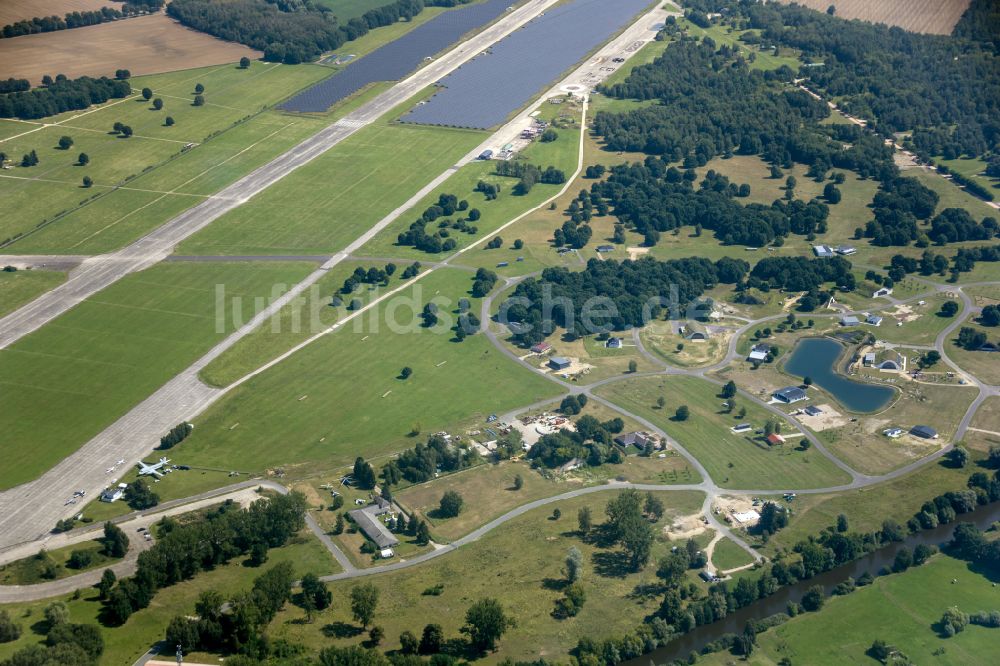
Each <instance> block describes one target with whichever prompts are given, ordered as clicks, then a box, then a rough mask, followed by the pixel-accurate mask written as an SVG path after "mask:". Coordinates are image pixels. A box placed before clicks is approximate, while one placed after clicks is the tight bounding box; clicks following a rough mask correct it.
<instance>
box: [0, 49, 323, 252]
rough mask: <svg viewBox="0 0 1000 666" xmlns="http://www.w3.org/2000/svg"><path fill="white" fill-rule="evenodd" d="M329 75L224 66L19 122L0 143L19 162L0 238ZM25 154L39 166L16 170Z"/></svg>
mask: <svg viewBox="0 0 1000 666" xmlns="http://www.w3.org/2000/svg"><path fill="white" fill-rule="evenodd" d="M328 75H329V70H328V69H327V68H324V67H318V66H312V65H298V66H294V67H293V66H285V65H276V64H273V63H254V64H252V65H251V67H250V68H249V69H247V70H241V69H238V68H237V67H235V66H234V65H223V66H220V67H208V68H201V69H195V70H184V71H179V72H171V73H168V74H157V75H151V76H144V77H136V78H135V79H133V80H132V81H131V84H132V86H133V91H134V94H133V96H131V97H128V98H125V99H123V100H113V101H111V102H108V103H106V104H104V105H101V106H96V107H92V108H91V109H88V110H86V111H81V112H67V113H64V114H60V115H58V116H54V117H51V118H46V119H44V122H45V123H46V124H45V125H44V126H43V125H42V124H40V123H33V124H24V123H20V124H21V125H22V127H23V129H22V134H21V135H20V136H17V135H14V136H9V135H8V137H7V138H5V139H0V150H2V151H3V152H5V153H7V154H8V156H10V157H11V158H12V159H14V160H15V161H16V162H17V163H18V166H15V167H14V168H13V169H10V170H7V171H5V172H4V174H3V177H2V178H0V196H2V197H3V198H4V201H5V202H6V204H7V211H8V215H7V216H5V219H4V221H3V222H0V239H6V238H11V237H16V236H18V235H19V234H24V233H26V232H28V231H31V230H32V229H34V228H35V227H36V226H37V225H39V224H41V223H43V222H46V221H49V220H52V219H53V218H54V217H56V216H57V215H59V214H61V213H64V212H67V211H71V210H73V209H75V208H77V207H78V206H80V205H81V202H84V201H86V200H88V199H89V198H90V197H93V196H95V195H98V194H101V193H102V192H104V191H106V188H108V187H113V186H115V185H119V184H121V183H123V182H124V181H126V180H129V179H131V178H132V177H134V176H138V175H140V174H141V173H142V172H143V171H145V170H148V169H150V168H153V167H155V166H157V165H159V164H163V163H164V162H165V161H167V160H168V159H169V158H171V157H173V156H176V155H178V154H179V153H181V152H182V151H183V150H185V149H186V147H187V146H189V145H190V144H194V151H197V150H198V146H197V144H200V143H202V142H204V141H205V140H206V139H208V138H209V137H210V136H211V135H212V134H215V133H218V132H222V131H224V130H226V129H228V128H230V127H231V126H232V125H233V124H234V123H237V122H239V121H241V120H244V119H246V118H248V117H250V116H252V115H254V114H256V113H258V112H260V111H261V110H262V109H263V108H265V107H266V106H269V105H272V104H274V103H276V102H278V101H280V100H282V99H284V98H285V97H287V96H289V95H290V94H292V93H293V92H295V91H297V90H299V89H300V88H303V87H305V86H307V85H309V84H311V83H314V82H316V81H318V80H320V79H322V78H323V77H325V76H328ZM198 83H201V84H202V85H203V86H204V87H205V92H204V98H205V104H204V106H200V107H195V106H193V105H192V99H193V97H194V92H193V88H194V86H195V85H196V84H198ZM144 87H149V88H151V89H152V90H153V95H154V97H159V98H161V99H162V100H163V102H164V106H163V109H162V110H161V111H155V110H153V108H152V106H151V104H150V103H149V102H147V101H145V100H144V99H143V98H142V97H141V96H139V91H140V90H141V89H142V88H144ZM167 116H170V117H172V118H173V119H174V121H175V124H174V125H173V126H172V127H167V126H166V124H165V120H164V119H165V118H166V117H167ZM115 122H121V123H123V124H125V125H128V126H130V127H132V129H133V132H134V134H133V136H132V137H131V138H128V139H124V138H120V137H118V136H116V135H114V134H113V133H112V125H113V124H114V123H115ZM24 132H28V133H24ZM63 135H66V136H69V137H71V138H72V139H73V141H74V144H73V146H72V147H71V148H70V149H69V150H60V149H59V148H58V146H57V145H56V144H57V143H58V140H59V137H61V136H63ZM245 146H246V144H244V147H245ZM31 150H35V151H36V152H37V153H38V157H39V164H38V165H37V166H34V167H27V168H25V167H21V166H19V163H20V157H21V155H22V154H24V153H27V152H29V151H31ZM81 152H85V153H87V155H88V156H89V157H90V163H89V164H87V165H86V166H77V164H76V162H77V156H78V155H79V154H80V153H81ZM191 175H193V174H191ZM84 176H89V177H90V178H91V179H92V180H93V182H94V186H93V187H92V188H91V189H89V190H85V189H83V188H82V187H81V182H82V179H83V177H84ZM189 177H190V176H189ZM19 251H20V250H19ZM74 251H75V250H74Z"/></svg>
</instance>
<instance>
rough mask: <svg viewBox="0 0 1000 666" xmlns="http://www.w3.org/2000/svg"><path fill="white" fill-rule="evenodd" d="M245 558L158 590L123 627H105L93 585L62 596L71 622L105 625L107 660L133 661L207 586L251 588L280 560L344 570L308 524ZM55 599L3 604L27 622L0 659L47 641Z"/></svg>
mask: <svg viewBox="0 0 1000 666" xmlns="http://www.w3.org/2000/svg"><path fill="white" fill-rule="evenodd" d="M244 559H245V558H237V559H235V560H233V561H232V562H230V563H229V564H226V565H224V566H220V567H218V568H216V569H214V570H213V571H208V572H202V573H199V574H198V575H197V576H196V577H195V578H193V579H191V580H188V581H184V582H182V583H178V584H177V585H174V586H172V587H168V588H164V589H162V590H160V591H158V592H157V593H156V597H155V599H154V600H153V603H152V604H150V606H149V607H148V608H144V609H142V610H140V611H136V612H135V613H134V614H133V615H132V616H131V617H130V618H129V619H128V622H126V623H125V624H124V625H122V626H120V627H105V626H103V625H101V624H100V623H99V622H98V618H99V616H100V611H101V608H102V607H103V604H102V603H101V602H100V601H99V600H98V598H97V593H96V592H95V591H93V590H84V591H83V593H82V594H81V595H80V596H79V597H78V598H74V596H73V595H67V596H65V597H62V598H61V600H62V601H64V602H65V603H66V605H67V606H68V607H69V612H70V621H71V622H77V623H83V624H93V625H97V626H98V627H100V630H101V635H102V636H103V637H104V654H103V655H102V657H101V663H102V664H131V663H133V662H134V661H135V660H136V659H138V658H139V657H140V656H141V655H142V654H143V653H145V652H146V651H147V650H148V649H149V648H150V646H152V645H153V644H154V643H156V642H157V641H160V640H162V639H163V636H164V632H165V631H166V627H167V625H168V624H169V623H170V620H171V619H172V618H173V617H174V616H175V615H192V614H193V613H194V606H195V603H196V602H197V601H198V595H199V594H201V592H203V591H205V590H218V591H219V592H220V593H222V594H223V595H224V596H225V597H226V598H231V597H232V596H233V595H234V594H236V593H237V592H243V591H248V590H249V589H250V587H251V586H252V585H253V579H254V578H256V577H257V576H259V575H260V574H262V573H264V571H266V570H267V569H268V568H270V567H273V566H274V565H275V564H278V563H280V562H291V563H292V564H293V565H294V566H295V573H296V575H297V576H301V575H303V574H305V573H309V572H312V573H316V574H319V575H324V574H329V573H334V572H336V571H338V570H339V566H338V565H337V563H336V561H334V559H333V557H332V556H331V555H330V553H329V552H328V551H327V550H326V549H325V548H324V547H323V545H322V544H320V542H319V541H318V540H317V539H316V538H315V537H314V536H313V535H312V533H311V532H309V531H306V530H303V531H302V532H301V533H299V534H298V535H296V536H295V537H293V538H292V539H291V540H290V541H289V543H288V545H286V546H283V547H281V548H272V549H271V550H270V551H268V560H267V564H265V565H264V566H262V567H259V568H254V567H251V566H248V565H247V564H244V561H243V560H244ZM57 599H60V598H58V597H57ZM51 601H52V599H44V600H42V601H35V602H26V603H18V604H7V605H4V606H0V609H3V610H6V611H7V612H8V613H10V615H11V617H12V618H14V619H15V621H16V622H17V623H18V624H20V625H22V627H23V628H24V631H23V632H22V633H21V637H20V638H19V639H18V640H16V641H13V642H10V643H0V659H6V658H8V657H10V655H11V654H13V653H14V652H16V651H17V650H19V649H21V648H23V647H26V646H28V645H32V644H38V643H44V640H45V638H44V634H43V633H38V632H44V631H46V630H47V626H46V623H45V620H44V609H45V606H46V605H47V604H49V603H50V602H51Z"/></svg>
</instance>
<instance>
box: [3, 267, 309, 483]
mask: <svg viewBox="0 0 1000 666" xmlns="http://www.w3.org/2000/svg"><path fill="white" fill-rule="evenodd" d="M309 270H311V266H310V265H309V264H301V263H279V262H275V263H267V264H260V265H254V266H253V268H252V269H248V266H247V265H246V264H241V263H229V264H210V263H203V264H176V263H167V264H158V265H157V266H154V267H153V268H150V269H148V270H146V271H143V272H141V273H136V274H134V275H130V276H128V277H126V278H124V279H122V280H121V281H119V282H118V283H116V284H114V285H112V286H111V287H109V288H107V289H105V290H104V291H102V292H100V293H98V294H96V295H94V296H92V297H91V298H89V299H87V300H86V301H84V302H82V303H81V304H80V305H78V306H76V307H75V308H73V309H72V310H70V311H69V312H67V313H66V314H64V315H62V316H61V317H59V318H57V319H55V320H54V321H52V322H50V323H49V324H48V325H46V326H44V327H43V328H41V329H40V330H39V331H37V332H35V333H33V334H31V335H29V336H27V337H25V338H23V339H21V340H20V341H18V342H17V343H16V344H14V345H12V346H10V347H8V348H7V349H5V350H4V352H3V353H2V354H0V384H2V385H3V387H4V390H3V391H2V393H0V429H2V430H3V432H4V433H5V437H4V440H3V442H2V444H0V453H2V455H3V458H4V460H5V464H4V465H3V468H2V472H0V487H2V488H9V487H11V486H14V485H16V484H18V483H22V482H24V481H28V480H30V479H32V478H35V477H36V476H38V475H39V474H41V473H42V472H43V471H45V470H46V469H48V468H49V467H51V466H52V465H53V464H55V463H56V462H58V461H59V460H60V459H62V458H63V457H65V456H66V455H68V454H69V453H72V452H73V451H75V450H76V449H77V448H78V447H80V446H81V445H82V444H84V443H85V442H86V441H88V440H89V439H90V438H91V437H93V436H94V435H96V434H97V433H99V432H100V431H101V430H103V429H104V428H106V427H107V426H108V425H110V424H111V423H112V422H113V421H115V420H116V419H117V418H119V417H120V416H121V415H122V414H124V413H125V412H126V411H127V410H128V409H129V408H131V407H132V406H134V405H135V404H137V403H138V402H139V401H141V400H142V399H144V398H146V397H147V396H148V395H149V394H150V393H152V392H153V391H154V390H156V389H157V388H158V387H159V386H161V385H162V384H163V383H164V382H166V381H167V380H168V379H170V378H171V377H173V376H174V375H176V374H177V373H178V372H180V371H181V370H182V369H184V368H185V367H187V366H188V365H189V364H190V363H192V362H193V361H195V360H196V359H197V358H198V357H199V356H200V355H201V354H203V353H204V352H206V351H208V349H209V348H210V347H211V346H212V345H213V344H215V343H216V342H218V341H219V340H221V339H222V338H223V337H224V336H225V335H226V334H228V333H229V332H231V331H232V330H233V329H234V325H233V321H232V318H230V317H227V318H226V320H225V321H223V322H222V324H223V325H224V326H223V329H222V330H218V329H217V325H218V322H217V321H216V297H217V292H216V285H224V286H225V293H226V295H227V299H228V298H231V297H241V299H242V300H243V301H244V303H243V313H244V316H245V317H249V316H251V315H252V307H253V304H254V303H253V300H254V298H255V297H261V298H267V297H270V296H272V288H273V287H274V286H275V285H281V284H284V285H286V286H287V285H289V284H291V283H294V282H297V281H299V280H301V279H302V278H303V277H304V276H305V275H306V274H307V273H308V271H309ZM228 302H229V301H228V300H227V303H228ZM55 415H58V416H57V417H56V416H55Z"/></svg>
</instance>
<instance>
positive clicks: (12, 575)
mask: <svg viewBox="0 0 1000 666" xmlns="http://www.w3.org/2000/svg"><path fill="white" fill-rule="evenodd" d="M77 551H80V552H85V553H88V554H89V555H90V558H91V562H90V564H89V565H87V566H84V567H80V568H78V569H73V568H70V567H69V566H68V562H69V559H70V556H71V555H72V554H73V553H74V552H77ZM117 561H118V558H113V557H108V556H107V555H105V554H104V544H103V543H101V542H100V541H96V540H95V541H85V542H83V543H77V544H74V545H72V546H65V547H63V548H59V549H57V550H48V551H47V550H45V549H44V548H42V549H40V550H39V552H38V553H37V554H35V555H32V556H31V557H26V558H24V559H22V560H16V561H14V562H11V563H9V564H4V565H0V585H34V584H37V583H44V582H45V581H47V580H59V579H60V578H66V577H67V576H75V575H76V574H78V573H82V572H84V571H89V570H91V569H97V568H99V567H107V566H109V565H111V564H114V563H115V562H117ZM46 565H48V566H49V567H52V568H51V569H50V573H49V572H46V571H45V569H46Z"/></svg>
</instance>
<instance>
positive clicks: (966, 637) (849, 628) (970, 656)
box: [698, 554, 998, 666]
mask: <svg viewBox="0 0 1000 666" xmlns="http://www.w3.org/2000/svg"><path fill="white" fill-rule="evenodd" d="M995 581H996V576H995V575H994V574H993V573H992V572H983V571H981V570H979V569H976V568H971V567H970V566H969V565H968V563H966V562H963V561H961V560H957V559H954V558H952V557H949V556H947V555H943V554H939V555H935V556H934V557H933V558H931V560H930V561H928V562H927V563H926V564H924V565H923V566H919V567H914V568H911V569H909V570H908V571H906V572H904V573H901V574H892V575H889V576H879V577H878V578H877V579H876V580H875V582H874V583H873V584H872V585H868V586H865V587H862V588H860V589H858V590H857V591H855V592H854V593H852V594H850V595H847V596H844V597H833V598H831V599H829V600H827V602H826V604H825V605H824V606H823V609H822V610H820V611H819V612H816V613H804V614H802V615H799V616H798V617H795V618H792V619H791V620H789V621H788V622H787V623H785V624H783V625H781V626H779V627H775V628H773V629H770V630H768V631H767V632H765V633H762V634H759V635H758V636H757V640H758V645H757V648H756V649H755V650H754V654H753V657H751V659H750V663H753V664H760V665H762V666H765V665H766V666H771V665H773V664H777V663H779V661H780V660H781V659H790V660H792V663H808V664H810V665H812V664H816V665H825V664H831V665H832V664H844V663H852V664H864V663H874V661H873V660H872V659H871V657H869V656H867V654H866V651H867V650H868V648H869V647H871V644H872V642H873V641H875V640H876V639H881V640H884V641H885V642H886V643H888V644H890V645H893V646H895V647H896V648H897V649H899V650H901V651H902V652H903V653H904V654H905V655H906V657H907V658H908V659H910V660H912V661H910V662H909V663H936V664H948V665H955V666H968V665H971V664H989V663H992V658H990V657H989V655H990V654H995V652H996V644H997V640H998V637H997V635H996V634H997V630H996V629H991V628H987V627H979V626H973V625H970V626H969V627H967V628H966V629H965V631H963V632H961V633H959V634H957V635H955V636H954V637H952V638H944V637H943V635H941V634H940V633H938V632H937V630H936V625H937V623H938V621H939V620H940V619H941V615H942V614H943V613H944V612H945V611H946V610H947V609H948V608H949V607H951V606H957V607H958V608H959V609H961V610H962V611H964V612H967V613H974V612H978V611H990V610H994V609H996V608H997V605H998V604H997V591H996V588H995V587H993V585H994V584H995ZM735 659H737V657H734V656H732V655H731V654H730V653H728V652H720V653H716V654H712V655H704V656H702V657H701V658H699V660H698V662H699V663H702V664H711V665H712V666H721V665H722V664H731V663H735Z"/></svg>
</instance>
